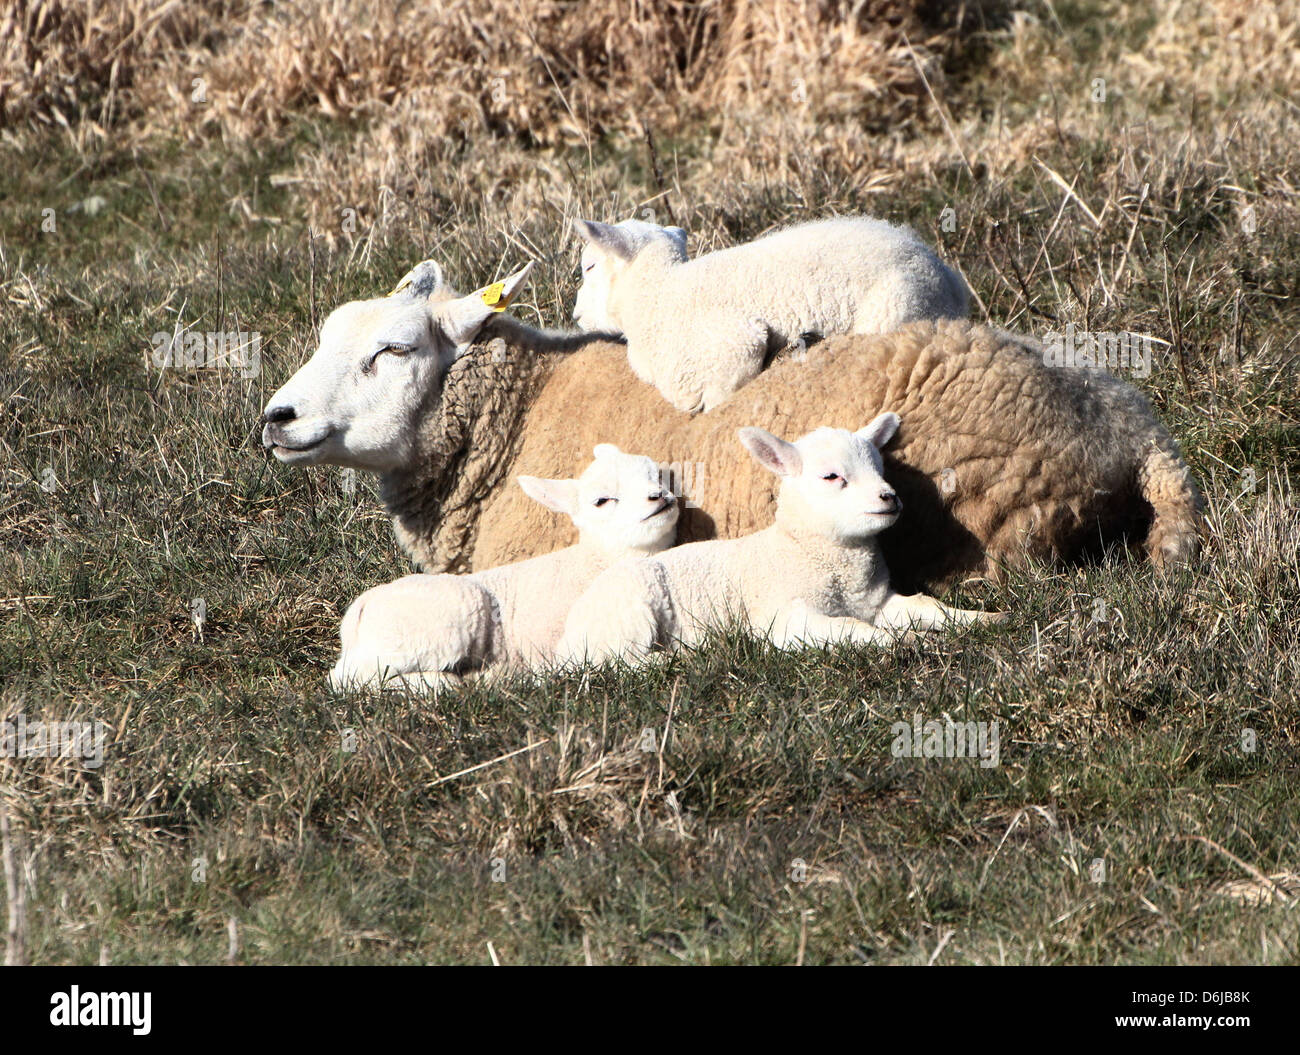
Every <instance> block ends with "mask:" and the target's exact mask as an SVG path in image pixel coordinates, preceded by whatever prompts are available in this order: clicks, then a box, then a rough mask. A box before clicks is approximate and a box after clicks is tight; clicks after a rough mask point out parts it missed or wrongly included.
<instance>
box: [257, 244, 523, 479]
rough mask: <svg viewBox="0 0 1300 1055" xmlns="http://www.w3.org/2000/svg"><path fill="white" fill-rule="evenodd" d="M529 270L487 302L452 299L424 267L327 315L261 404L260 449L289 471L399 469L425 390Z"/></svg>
mask: <svg viewBox="0 0 1300 1055" xmlns="http://www.w3.org/2000/svg"><path fill="white" fill-rule="evenodd" d="M527 273H528V268H525V269H524V270H523V271H521V272H519V273H518V274H516V275H513V276H511V278H509V279H507V280H506V281H505V283H503V284H500V286H499V287H488V289H489V290H490V291H492V295H491V298H490V299H491V303H488V302H487V301H485V299H484V291H483V290H480V291H478V292H476V293H471V294H470V295H468V296H466V297H460V296H457V295H456V294H455V293H453V292H451V290H450V289H449V288H448V287H447V286H446V285H445V283H444V282H443V281H442V272H441V270H439V269H438V268H437V265H435V264H433V263H432V262H431V261H425V262H424V263H423V264H420V265H418V266H417V267H416V268H415V269H414V270H412V271H411V272H410V274H408V275H407V276H406V278H404V279H403V280H402V282H401V283H399V284H398V288H397V290H395V291H394V293H393V294H392V295H390V296H387V297H377V298H374V299H372V300H361V301H354V302H352V303H350V304H344V305H343V306H342V307H341V308H338V309H336V310H335V311H333V312H331V313H330V315H329V317H328V318H327V319H326V320H325V324H324V325H323V326H322V327H321V332H320V344H319V346H318V348H317V350H316V352H315V354H314V355H313V356H312V357H311V358H310V359H309V360H308V361H307V362H306V363H305V364H304V365H303V367H302V368H301V369H300V370H299V371H298V372H297V373H296V374H294V375H293V377H291V378H290V379H289V380H288V382H286V383H285V385H284V387H282V388H281V389H280V390H279V391H278V392H276V393H275V395H273V396H272V397H271V399H270V402H268V403H267V405H266V410H265V412H264V413H263V415H262V420H263V423H264V425H263V428H262V443H263V445H264V446H266V447H267V448H268V449H269V450H270V451H271V452H272V453H273V454H274V455H275V456H276V458H278V459H279V460H280V461H282V462H285V463H286V464H290V465H316V464H328V465H345V466H350V467H352V468H355V469H365V470H368V471H371V472H378V473H384V472H392V471H394V470H396V469H400V468H403V467H404V466H406V465H407V464H409V462H410V459H411V458H412V457H413V455H414V443H415V432H416V422H417V418H418V415H419V413H420V412H421V409H422V408H423V407H424V406H425V405H426V404H427V402H428V400H429V395H430V393H431V392H433V391H435V390H436V389H437V388H438V386H440V385H441V384H442V379H443V377H444V375H445V374H446V372H447V368H448V367H449V366H450V365H451V364H452V363H453V362H454V361H455V359H456V358H457V356H459V355H460V354H462V353H463V352H464V351H465V350H467V349H468V348H469V347H470V344H471V343H472V341H473V338H474V335H475V334H476V333H477V332H478V330H479V329H480V328H481V327H482V325H483V323H484V322H485V321H486V320H487V319H488V318H489V317H490V316H491V315H492V313H493V311H494V310H499V307H504V305H505V303H508V301H509V298H510V296H512V295H513V293H514V292H515V291H516V290H517V289H518V288H519V287H520V286H521V285H522V283H523V280H524V279H525V278H526V276H527Z"/></svg>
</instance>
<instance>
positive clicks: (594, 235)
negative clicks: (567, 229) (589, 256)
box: [574, 220, 637, 260]
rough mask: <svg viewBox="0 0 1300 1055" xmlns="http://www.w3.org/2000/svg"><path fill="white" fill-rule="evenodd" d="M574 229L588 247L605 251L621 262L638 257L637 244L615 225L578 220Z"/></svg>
mask: <svg viewBox="0 0 1300 1055" xmlns="http://www.w3.org/2000/svg"><path fill="white" fill-rule="evenodd" d="M574 228H575V229H576V230H577V232H578V237H580V238H581V239H582V240H583V241H584V242H586V243H587V244H588V245H594V246H595V247H596V248H597V249H603V250H604V251H605V252H607V253H610V254H612V255H613V256H616V257H618V258H619V259H620V260H631V259H632V258H633V257H634V256H636V250H637V246H636V243H635V242H634V241H633V239H632V238H631V237H630V236H629V235H628V233H627V232H626V231H622V230H620V229H619V228H617V227H615V226H614V225H613V224H608V223H598V222H597V221H595V220H578V221H577V222H576V223H575V224H574Z"/></svg>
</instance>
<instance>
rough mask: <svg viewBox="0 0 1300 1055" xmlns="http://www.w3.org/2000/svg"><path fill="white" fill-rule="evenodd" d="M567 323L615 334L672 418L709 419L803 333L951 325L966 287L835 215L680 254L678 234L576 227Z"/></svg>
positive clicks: (902, 245) (907, 244)
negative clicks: (575, 283) (573, 295)
mask: <svg viewBox="0 0 1300 1055" xmlns="http://www.w3.org/2000/svg"><path fill="white" fill-rule="evenodd" d="M577 229H578V233H579V234H580V235H581V236H582V238H583V239H584V240H585V242H586V245H585V247H584V249H583V251H582V286H581V288H580V289H579V290H578V296H577V300H576V301H575V303H574V315H573V317H574V321H575V322H576V323H577V324H578V325H579V326H580V327H582V328H583V329H593V330H607V331H612V332H618V333H622V334H624V335H625V336H626V338H627V358H628V363H629V364H631V367H632V370H633V371H634V372H635V373H636V375H637V377H639V378H641V380H642V381H646V382H648V383H649V384H652V385H654V386H655V387H656V388H658V389H659V391H660V392H661V393H663V396H664V398H665V399H667V400H668V402H670V403H671V404H672V405H673V406H675V407H676V408H677V409H678V410H684V411H688V412H694V411H698V410H705V411H708V410H712V409H713V408H714V407H716V406H718V405H719V404H720V403H722V402H724V401H725V400H726V399H727V398H728V397H729V396H730V395H731V394H732V393H733V392H735V391H737V390H738V389H740V388H741V387H743V386H744V385H746V384H747V383H749V382H750V381H752V380H753V379H754V378H755V377H756V376H758V374H759V372H760V371H761V370H762V369H763V366H764V364H765V363H766V362H767V361H768V359H769V358H770V357H771V356H772V354H773V353H775V352H777V351H778V350H780V349H781V348H784V347H785V346H787V345H789V344H792V343H793V342H795V341H796V340H798V339H799V338H800V337H801V336H804V335H817V336H828V335H830V334H836V333H888V332H889V331H890V330H896V329H898V328H899V327H900V326H903V325H905V324H907V323H909V322H915V321H917V320H920V319H941V318H961V317H963V316H965V315H966V312H967V291H966V284H965V283H964V282H963V281H962V280H961V278H960V277H959V276H958V275H957V274H956V273H955V272H954V271H953V270H952V269H951V268H949V267H948V266H947V265H946V264H944V263H943V261H942V260H940V259H939V258H938V256H936V255H935V253H934V250H932V249H931V248H930V247H929V246H927V245H926V244H925V243H924V242H922V241H921V239H920V238H918V237H917V235H916V233H915V232H914V231H912V230H910V229H908V228H906V227H895V226H894V225H893V224H890V223H886V222H885V221H883V220H873V219H869V218H867V217H844V218H840V219H832V220H818V221H816V222H814V223H806V224H801V225H799V226H797V227H790V228H787V229H785V230H783V231H777V232H776V233H774V234H769V235H766V236H764V237H763V238H759V239H758V240H756V241H753V242H749V243H747V244H745V245H738V246H733V247H731V248H730V249H722V250H719V251H718V252H714V253H707V254H705V255H704V256H701V257H697V258H696V259H694V260H689V259H687V256H686V232H685V231H683V230H682V229H681V228H680V227H660V226H658V225H656V224H651V223H646V222H644V221H642V220H625V221H623V222H622V223H619V224H614V225H610V224H603V223H593V222H591V221H588V220H580V221H578V225H577Z"/></svg>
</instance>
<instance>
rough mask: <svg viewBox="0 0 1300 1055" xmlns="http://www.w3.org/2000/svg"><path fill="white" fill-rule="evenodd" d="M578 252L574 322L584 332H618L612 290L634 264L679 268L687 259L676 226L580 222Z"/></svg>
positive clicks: (683, 240)
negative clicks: (579, 275)
mask: <svg viewBox="0 0 1300 1055" xmlns="http://www.w3.org/2000/svg"><path fill="white" fill-rule="evenodd" d="M577 230H578V234H579V235H580V236H581V238H582V240H583V241H584V242H585V243H586V245H585V246H584V247H583V250H582V285H581V286H580V287H579V288H578V297H577V299H576V300H575V301H574V302H573V321H574V322H575V323H576V324H577V325H578V328H579V329H583V330H588V331H590V330H604V331H606V332H609V333H622V332H623V325H622V322H621V321H620V319H619V311H618V298H617V296H616V295H615V287H616V286H617V284H618V279H619V277H620V276H621V275H622V274H623V273H624V272H625V271H626V270H627V268H628V266H629V265H630V264H631V263H632V261H633V260H636V259H638V258H641V259H642V260H643V261H645V260H649V259H650V258H653V259H654V261H655V262H656V263H659V262H662V263H665V264H668V263H681V262H682V261H684V260H685V259H686V232H685V231H683V230H682V229H681V228H680V227H660V226H659V225H658V224H657V223H647V222H646V221H645V220H624V221H623V222H622V223H616V224H608V223H596V222H595V221H593V220H579V221H578V223H577Z"/></svg>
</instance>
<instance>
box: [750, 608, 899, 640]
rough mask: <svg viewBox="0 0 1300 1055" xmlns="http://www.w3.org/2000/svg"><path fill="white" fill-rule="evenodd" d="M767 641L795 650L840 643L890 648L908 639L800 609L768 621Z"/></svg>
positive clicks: (786, 610)
mask: <svg viewBox="0 0 1300 1055" xmlns="http://www.w3.org/2000/svg"><path fill="white" fill-rule="evenodd" d="M768 625H769V629H768V631H767V638H768V640H769V641H771V642H772V644H774V645H775V646H776V647H777V648H783V649H794V648H800V647H802V646H805V645H834V644H837V643H839V642H841V641H851V642H853V643H855V644H866V645H892V644H893V643H894V642H895V641H899V640H906V639H907V638H908V637H909V636H910V635H908V634H906V633H903V634H898V633H894V632H892V631H890V630H885V629H881V628H880V627H878V626H872V625H871V624H870V623H868V622H865V621H864V620H862V619H854V618H852V617H850V616H836V615H823V614H822V613H821V612H814V611H813V610H812V609H810V608H807V607H805V606H803V605H791V606H790V607H788V608H782V609H781V610H780V611H778V612H777V613H776V615H775V616H774V617H773V618H772V619H771V620H770V621H769V624H768Z"/></svg>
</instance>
